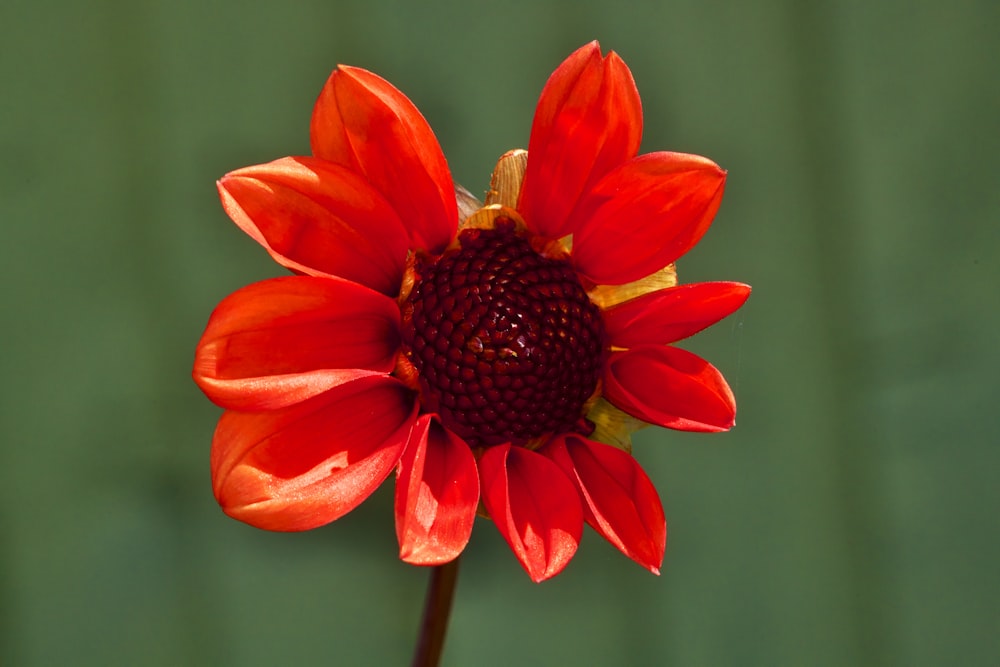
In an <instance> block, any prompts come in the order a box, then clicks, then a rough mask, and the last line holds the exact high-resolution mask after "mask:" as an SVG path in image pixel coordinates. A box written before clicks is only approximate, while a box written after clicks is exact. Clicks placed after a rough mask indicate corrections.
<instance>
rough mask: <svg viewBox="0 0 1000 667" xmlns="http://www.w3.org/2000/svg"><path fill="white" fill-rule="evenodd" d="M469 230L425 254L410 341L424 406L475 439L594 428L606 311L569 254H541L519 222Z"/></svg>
mask: <svg viewBox="0 0 1000 667" xmlns="http://www.w3.org/2000/svg"><path fill="white" fill-rule="evenodd" d="M498 223H499V224H498V225H497V227H496V228H495V229H466V230H464V231H463V232H462V233H461V234H460V235H459V244H460V245H459V247H457V248H453V249H450V250H448V251H446V252H445V253H444V254H443V255H442V256H441V257H440V258H438V259H436V260H434V261H432V262H423V263H418V264H417V266H416V267H415V274H416V275H415V283H414V286H413V289H412V291H411V292H410V295H409V296H408V297H407V299H406V301H405V302H404V303H403V308H402V310H403V349H404V352H405V354H406V356H407V358H408V359H409V361H410V363H412V364H413V366H414V368H415V369H416V370H417V373H418V376H419V379H418V381H419V385H420V394H421V401H422V403H423V406H424V411H425V412H436V413H437V414H438V415H439V416H440V417H441V421H442V423H443V424H444V425H445V426H446V427H448V428H449V429H451V430H452V431H453V432H454V433H456V434H458V435H459V436H461V437H462V438H463V439H465V440H466V442H468V443H469V444H470V445H473V446H483V445H496V444H500V443H504V442H512V443H514V444H518V445H523V444H527V443H528V442H529V441H531V440H533V439H535V438H539V437H540V436H545V435H549V434H553V433H562V432H588V431H589V428H588V425H587V422H586V421H585V420H584V418H583V415H584V410H585V404H586V403H587V400H588V399H589V398H590V397H591V395H592V394H593V393H594V390H595V389H596V388H597V382H598V379H599V377H600V373H601V365H602V363H603V360H604V326H603V323H602V321H601V313H600V310H599V309H598V308H597V306H595V305H594V304H593V303H592V302H591V301H590V299H589V298H588V296H587V293H586V292H585V291H584V289H583V286H582V285H581V284H580V281H579V279H578V278H577V276H576V273H575V272H574V271H573V268H572V267H571V266H570V265H569V264H568V263H567V262H565V261H562V260H558V259H552V258H549V257H544V256H542V255H539V254H538V253H536V252H535V251H534V250H533V249H532V247H531V245H530V243H528V241H527V240H525V239H524V238H521V237H520V236H518V235H517V233H515V231H514V226H513V224H511V223H509V221H504V220H498Z"/></svg>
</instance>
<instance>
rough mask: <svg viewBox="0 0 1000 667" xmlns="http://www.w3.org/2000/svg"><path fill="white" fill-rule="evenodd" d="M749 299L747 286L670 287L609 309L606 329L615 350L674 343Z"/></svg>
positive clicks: (723, 284)
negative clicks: (616, 348)
mask: <svg viewBox="0 0 1000 667" xmlns="http://www.w3.org/2000/svg"><path fill="white" fill-rule="evenodd" d="M749 296H750V286H749V285H744V284H743V283H733V282H711V283H689V284H687V285H679V286H677V287H668V288H666V289H661V290H657V291H655V292H650V293H649V294H644V295H642V296H640V297H636V298H635V299H631V300H629V301H625V302H623V303H620V304H618V305H616V306H612V307H611V308H608V309H607V310H605V311H604V327H605V331H606V332H607V334H608V338H609V340H610V341H611V344H612V345H613V346H615V347H622V348H628V347H633V346H635V345H655V344H666V343H673V342H674V341H678V340H681V339H683V338H687V337H688V336H692V335H694V334H696V333H698V332H699V331H701V330H702V329H705V328H706V327H710V326H712V325H713V324H715V323H716V322H718V321H719V320H721V319H722V318H724V317H726V316H728V315H730V314H732V313H733V312H734V311H735V310H736V309H737V308H739V307H740V306H742V305H743V303H744V302H745V301H746V300H747V297H749Z"/></svg>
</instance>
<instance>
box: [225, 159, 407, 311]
mask: <svg viewBox="0 0 1000 667" xmlns="http://www.w3.org/2000/svg"><path fill="white" fill-rule="evenodd" d="M219 195H220V197H221V198H222V206H223V208H225V209H226V213H228V214H229V217H230V218H232V219H233V221H234V222H235V223H236V224H237V225H239V227H240V228H241V229H242V230H243V231H245V232H246V233H247V234H249V235H250V236H251V237H253V239H254V240H255V241H257V242H258V243H260V244H261V245H262V246H264V248H265V249H267V251H268V252H269V253H271V256H272V257H274V259H275V261H277V262H278V263H279V264H281V265H282V266H286V267H288V268H290V269H293V270H296V271H299V272H302V273H306V274H309V275H321V276H340V277H341V278H346V279H348V280H353V281H355V282H359V283H362V284H364V285H368V286H369V287H371V288H373V289H377V290H379V291H380V292H384V293H385V294H389V295H396V294H398V293H399V286H400V283H401V282H402V276H403V266H404V264H405V263H406V252H407V247H408V245H409V242H408V239H407V234H406V230H405V229H404V228H403V223H402V222H400V218H399V216H398V215H397V214H396V212H395V211H394V210H393V208H392V206H390V205H389V202H387V201H386V200H385V199H384V198H383V197H382V195H380V194H379V193H378V192H376V191H375V190H374V189H373V188H372V187H371V186H370V185H369V184H368V183H366V182H365V180H364V179H363V178H361V177H360V176H358V175H357V174H354V173H352V172H351V171H350V170H348V169H345V168H343V167H340V166H338V165H335V164H330V163H327V162H323V161H322V160H316V159H313V158H302V157H297V158H283V159H281V160H276V161H275V162H270V163H268V164H262V165H257V166H254V167H247V168H245V169H239V170H237V171H234V172H232V173H229V174H226V175H225V176H224V177H223V178H222V179H221V180H220V181H219Z"/></svg>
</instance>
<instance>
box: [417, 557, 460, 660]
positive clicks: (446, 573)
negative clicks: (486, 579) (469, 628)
mask: <svg viewBox="0 0 1000 667" xmlns="http://www.w3.org/2000/svg"><path fill="white" fill-rule="evenodd" d="M458 560H459V559H458V558H456V559H455V560H453V561H451V562H450V563H445V564H444V565H438V566H436V567H435V568H434V569H433V570H431V580H430V583H428V585H427V598H426V599H425V600H424V618H423V620H422V621H421V623H420V637H419V638H418V639H417V648H416V651H414V653H413V662H412V663H411V664H412V666H413V667H437V664H438V662H439V661H440V660H441V651H442V650H443V649H444V635H445V632H446V631H447V630H448V615H449V614H450V613H451V600H452V598H453V597H454V596H455V581H456V580H457V579H458Z"/></svg>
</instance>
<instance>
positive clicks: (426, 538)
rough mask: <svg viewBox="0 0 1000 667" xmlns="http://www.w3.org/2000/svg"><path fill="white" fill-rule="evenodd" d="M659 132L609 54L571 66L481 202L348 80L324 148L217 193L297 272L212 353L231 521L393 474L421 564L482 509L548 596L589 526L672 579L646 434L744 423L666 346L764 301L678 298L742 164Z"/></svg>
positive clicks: (347, 72) (362, 87)
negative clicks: (644, 447) (729, 171)
mask: <svg viewBox="0 0 1000 667" xmlns="http://www.w3.org/2000/svg"><path fill="white" fill-rule="evenodd" d="M641 127H642V112H641V108H640V103H639V95H638V92H637V90H636V87H635V84H634V82H633V80H632V76H631V73H630V72H629V70H628V68H627V67H626V66H625V64H624V62H622V60H621V59H620V58H619V57H618V56H617V55H616V54H614V53H610V54H609V55H608V56H606V57H602V55H601V52H600V47H599V46H598V45H597V43H596V42H593V43H590V44H588V45H586V46H584V47H582V48H580V49H579V50H577V51H576V52H575V53H573V54H572V55H571V56H570V57H569V58H568V59H567V60H566V61H565V62H564V63H562V65H560V66H559V68H558V69H556V71H555V72H554V73H553V74H552V76H551V77H550V79H549V81H548V83H547V84H546V85H545V88H544V89H543V91H542V94H541V98H540V100H539V102H538V107H537V109H536V111H535V118H534V122H533V125H532V128H531V136H530V140H529V143H528V151H521V150H518V151H511V152H509V153H507V154H505V155H504V156H503V157H501V159H500V161H499V162H498V164H497V167H496V170H495V171H494V174H493V179H492V181H491V184H490V189H489V191H488V193H487V195H486V200H485V203H482V204H481V203H479V202H478V201H476V200H475V198H474V197H472V195H470V194H468V192H466V191H465V190H463V189H461V188H456V186H455V184H454V183H453V182H452V178H451V174H450V172H449V170H448V165H447V162H446V161H445V158H444V155H443V153H442V151H441V148H440V146H439V144H438V142H437V139H436V138H435V137H434V134H433V133H432V131H431V129H430V127H429V125H428V124H427V122H426V121H425V119H424V118H423V116H421V115H420V113H419V111H418V110H417V109H416V107H415V106H414V105H413V104H412V103H411V102H410V101H409V100H408V99H407V98H406V97H405V96H404V95H403V94H402V93H401V92H400V91H398V90H397V89H395V88H394V87H393V86H391V85H390V84H389V83H388V82H386V81H385V80H383V79H381V78H380V77H378V76H376V75H375V74H372V73H371V72H367V71H365V70H362V69H357V68H352V67H343V66H342V67H338V68H337V70H335V71H334V72H333V74H332V75H331V76H330V78H329V80H328V81H327V83H326V85H325V86H324V88H323V90H322V92H321V93H320V96H319V99H318V101H317V102H316V106H315V109H314V112H313V117H312V124H311V138H312V151H313V156H312V157H289V158H284V159H280V160H277V161H275V162H271V163H268V164H263V165H257V166H253V167H247V168H245V169H239V170H237V171H234V172H231V173H229V174H227V175H226V176H224V177H223V178H222V179H221V180H220V181H219V184H218V185H219V193H220V196H221V199H222V204H223V207H224V208H225V210H226V212H227V213H228V214H229V216H230V217H231V218H232V219H233V221H234V222H236V224H237V225H238V226H239V227H240V228H241V229H243V230H244V231H245V232H246V233H247V234H249V235H250V236H251V237H252V238H253V239H254V240H256V241H257V242H258V243H260V244H261V245H262V246H263V247H264V248H265V249H266V250H267V251H268V252H269V253H270V254H271V256H272V257H273V258H274V259H275V260H276V261H277V262H278V263H279V264H281V265H283V266H285V267H287V268H289V269H290V270H291V271H292V272H293V273H294V274H295V275H292V276H288V277H284V278H275V279H271V280H265V281H262V282H259V283H255V284H252V285H249V286H247V287H244V288H243V289H240V290H238V291H236V292H235V293H233V294H232V295H230V296H229V297H227V298H226V299H224V300H223V301H222V303H221V304H220V305H219V306H218V308H216V310H215V311H214V312H213V314H212V316H211V318H210V320H209V323H208V326H207V328H206V330H205V333H204V334H203V336H202V338H201V340H200V341H199V343H198V347H197V352H196V358H195V365H194V378H195V381H196V382H197V383H198V385H199V386H200V387H201V388H202V390H203V391H204V392H205V393H206V394H207V395H208V397H209V398H210V399H211V400H212V401H214V402H215V403H217V404H218V405H220V406H222V407H223V408H225V410H226V411H225V412H224V413H223V415H222V417H221V419H220V420H219V425H218V427H217V428H216V431H215V436H214V438H213V442H212V456H211V469H212V482H213V489H214V492H215V496H216V498H217V499H218V501H219V503H220V504H221V506H222V508H223V509H224V510H225V512H226V513H228V514H229V515H231V516H233V517H235V518H237V519H239V520H241V521H245V522H246V523H249V524H251V525H254V526H258V527H260V528H265V529H269V530H286V531H287V530H306V529H310V528H315V527H317V526H321V525H324V524H327V523H329V522H331V521H333V520H335V519H337V518H339V517H340V516H342V515H344V514H345V513H347V512H349V511H351V510H352V509H354V508H355V507H356V506H357V505H358V504H360V503H361V502H362V501H364V500H365V499H366V498H367V497H368V496H369V495H370V494H371V493H372V492H373V491H374V490H375V489H376V488H377V487H378V486H379V485H380V484H381V483H382V482H383V481H384V480H385V479H386V477H388V476H389V474H390V473H392V472H393V471H395V473H396V491H395V515H396V534H397V537H398V539H399V545H400V557H401V558H402V559H403V560H405V561H407V562H410V563H414V564H419V565H435V564H440V563H444V562H447V561H449V560H452V559H454V558H455V557H457V556H458V555H459V554H460V553H461V551H462V550H463V549H464V548H465V545H466V543H467V542H468V540H469V537H470V534H471V531H472V526H473V523H474V521H475V517H476V515H477V513H479V514H482V515H484V516H488V517H490V518H491V519H492V521H493V522H494V523H495V524H496V526H497V528H498V529H499V530H500V533H501V534H502V535H503V537H504V539H505V540H506V541H507V543H508V544H509V545H510V547H511V549H512V550H513V552H514V554H515V555H516V556H517V558H518V560H519V561H520V562H521V564H522V565H523V566H524V568H525V569H526V570H527V572H528V574H529V575H530V576H531V577H532V579H534V580H536V581H541V580H543V579H547V578H548V577H551V576H553V575H555V574H557V573H559V572H560V571H561V570H562V569H563V568H564V567H565V566H566V564H567V563H568V562H569V560H570V559H571V558H572V556H573V554H574V553H575V551H576V549H577V546H578V544H579V541H580V538H581V533H582V529H583V524H584V522H586V523H588V524H589V525H590V526H591V527H593V528H594V530H596V531H597V532H598V533H600V534H601V535H603V536H604V537H605V538H606V539H607V540H608V541H610V542H611V543H612V544H613V545H615V546H616V547H617V548H618V549H620V550H621V551H622V552H623V553H624V554H625V555H627V556H629V557H630V558H632V559H633V560H635V561H636V562H638V563H639V564H640V565H642V566H644V567H646V568H648V569H649V570H651V571H653V572H658V568H659V567H660V565H661V563H662V560H663V552H664V547H665V543H666V522H665V520H664V515H663V509H662V506H661V503H660V499H659V496H658V495H657V492H656V490H655V488H654V487H653V484H652V483H651V481H650V480H649V478H648V477H647V475H646V474H645V473H644V472H643V470H642V468H640V467H639V465H638V464H637V463H636V461H635V459H633V458H632V456H631V445H630V440H629V433H630V432H631V431H632V430H634V429H635V428H637V427H638V426H640V425H642V424H657V425H660V426H665V427H668V428H674V429H681V430H689V431H722V430H726V429H728V428H730V427H731V426H732V425H733V423H734V417H735V411H736V408H735V403H734V400H733V395H732V392H731V391H730V389H729V387H728V385H727V384H726V382H725V380H724V379H723V377H722V376H721V374H720V373H719V372H718V371H717V370H716V369H715V368H714V367H713V366H711V365H710V364H709V363H707V362H706V361H704V360H702V359H701V358H699V357H697V356H695V355H694V354H692V353H690V352H686V351H684V350H682V349H680V348H677V347H673V346H672V344H673V343H675V342H676V341H679V340H681V339H683V338H686V337H688V336H690V335H692V334H694V333H696V332H698V331H700V330H702V329H704V328H705V327H707V326H709V325H711V324H713V323H715V322H717V321H718V320H720V319H722V318H723V317H725V316H727V315H729V314H730V313H732V312H733V311H734V310H736V309H737V308H739V306H741V305H742V304H743V302H744V301H745V300H746V298H747V296H748V295H749V292H750V288H749V287H748V286H746V285H743V284H740V283H732V282H715V283H699V284H689V285H683V286H678V285H677V284H676V274H675V272H674V269H673V262H674V261H675V260H677V259H678V258H679V257H680V256H682V255H683V254H684V253H685V252H687V251H688V250H689V249H691V247H693V246H694V245H695V244H696V243H697V242H698V240H699V239H700V238H701V236H702V235H703V234H704V233H705V231H706V229H707V228H708V226H709V224H710V223H711V221H712V218H713V217H714V215H715V212H716V210H717V209H718V207H719V203H720V201H721V198H722V191H723V185H724V182H725V172H723V171H722V170H721V169H720V168H719V167H718V166H717V165H715V164H714V163H713V162H711V161H710V160H708V159H706V158H703V157H698V156H694V155H685V154H680V153H665V152H660V153H649V154H645V155H637V153H638V149H639V142H640V137H641Z"/></svg>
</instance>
